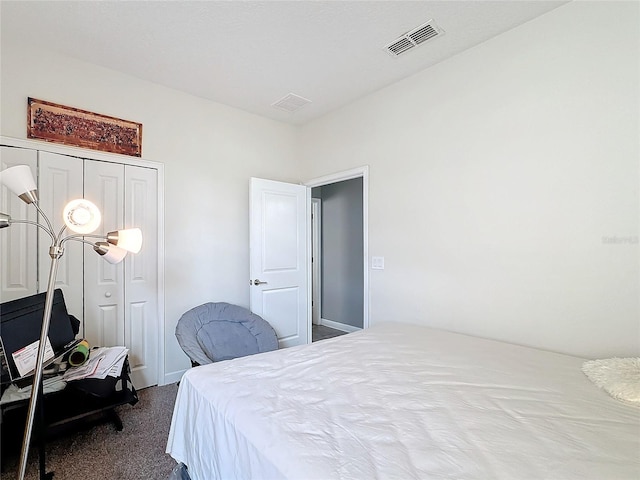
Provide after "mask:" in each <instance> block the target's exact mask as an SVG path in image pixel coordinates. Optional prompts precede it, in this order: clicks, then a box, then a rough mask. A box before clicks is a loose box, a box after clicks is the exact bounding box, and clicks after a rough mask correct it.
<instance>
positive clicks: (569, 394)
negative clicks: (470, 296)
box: [167, 323, 640, 480]
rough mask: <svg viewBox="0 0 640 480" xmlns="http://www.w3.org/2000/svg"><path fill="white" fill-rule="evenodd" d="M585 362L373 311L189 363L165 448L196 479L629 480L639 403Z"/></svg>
mask: <svg viewBox="0 0 640 480" xmlns="http://www.w3.org/2000/svg"><path fill="white" fill-rule="evenodd" d="M583 362H584V359H581V358H577V357H572V356H567V355H561V354H557V353H552V352H547V351H542V350H537V349H532V348H527V347H522V346H516V345H512V344H508V343H502V342H498V341H492V340H486V339H480V338H475V337H471V336H465V335H460V334H455V333H450V332H445V331H442V330H435V329H430V328H427V327H422V326H416V325H409V324H401V323H387V324H382V325H378V326H375V327H372V328H369V329H367V330H363V331H361V332H357V333H352V334H349V335H344V336H342V337H337V338H334V339H329V340H323V341H321V342H316V343H313V344H311V345H305V346H301V347H293V348H288V349H284V350H278V351H273V352H267V353H263V354H259V355H255V356H251V357H244V358H240V359H235V360H229V361H225V362H220V363H213V364H210V365H206V366H202V367H197V368H194V369H191V370H189V371H188V372H187V373H186V374H185V375H184V376H183V378H182V380H181V382H180V387H179V390H178V396H177V400H176V405H175V409H174V413H173V418H172V423H171V429H170V432H169V440H168V444H167V452H168V453H169V454H170V455H171V456H172V457H173V458H174V459H175V460H176V461H177V462H182V463H184V464H185V465H187V467H188V472H189V475H190V476H191V478H192V480H215V479H224V480H228V479H263V480H267V479H269V480H272V479H273V480H276V479H289V480H315V479H318V480H328V479H341V480H342V479H354V480H373V479H403V480H405V479H407V480H408V479H442V478H455V479H474V480H476V479H508V480H516V479H580V480H584V479H598V480H603V479H608V480H614V479H638V478H640V408H637V407H636V406H633V405H628V404H625V403H623V402H620V401H618V400H616V399H614V398H612V397H611V396H609V395H608V394H607V393H606V392H605V391H603V390H602V389H599V388H598V387H596V386H595V385H594V384H593V383H592V382H591V381H589V379H588V378H587V377H586V376H585V375H584V374H583V373H582V371H581V367H582V364H583Z"/></svg>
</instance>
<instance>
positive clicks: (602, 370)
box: [582, 358, 640, 407]
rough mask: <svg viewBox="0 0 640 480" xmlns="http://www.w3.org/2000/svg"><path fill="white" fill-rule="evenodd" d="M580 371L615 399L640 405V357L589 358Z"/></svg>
mask: <svg viewBox="0 0 640 480" xmlns="http://www.w3.org/2000/svg"><path fill="white" fill-rule="evenodd" d="M582 371H583V372H584V374H585V375H586V376H587V377H588V378H589V380H591V381H592V382H593V383H595V384H596V385H597V386H598V387H600V388H602V389H604V391H606V392H607V393H608V394H609V395H611V396H612V397H613V398H615V399H616V400H620V401H622V402H625V403H628V404H631V405H635V406H637V407H640V358H607V359H604V360H589V361H587V362H584V364H583V365H582Z"/></svg>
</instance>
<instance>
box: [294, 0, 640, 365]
mask: <svg viewBox="0 0 640 480" xmlns="http://www.w3.org/2000/svg"><path fill="white" fill-rule="evenodd" d="M638 5H639V4H638V3H637V2H627V3H617V2H574V3H571V4H567V5H566V6H563V7H560V8H558V9H556V10H553V11H552V12H550V13H548V14H546V15H544V16H542V17H539V18H538V19H535V20H533V21H531V22H529V23H527V24H525V25H523V26H521V27H519V28H516V29H514V30H511V31H509V32H507V33H505V34H503V35H500V36H498V37H495V38H493V39H491V40H489V41H487V42H485V43H484V44H481V45H479V46H477V47H475V48H473V49H471V50H468V51H466V52H464V53H462V54H460V55H457V56H456V57H454V58H452V59H449V60H448V61H444V62H442V63H440V64H438V65H436V66H434V67H432V68H431V69H428V70H425V71H423V72H421V73H419V74H417V75H415V76H413V77H411V78H409V79H407V80H405V81H402V82H399V83H397V84H394V85H392V86H390V87H388V88H386V89H384V90H381V91H379V92H377V93H375V94H373V95H370V96H368V97H366V98H363V99H362V100H360V101H358V102H356V103H354V104H352V105H350V106H348V107H346V108H343V109H342V110H340V111H337V112H335V113H333V114H330V115H328V116H325V117H323V118H322V119H320V120H317V121H315V122H314V123H312V124H309V125H307V126H305V127H304V128H303V129H302V132H301V135H300V137H299V138H298V141H299V148H300V151H301V156H302V157H303V160H304V169H303V177H304V178H315V177H319V176H322V175H325V174H329V173H333V172H336V171H341V170H346V169H349V168H353V167H356V166H360V165H365V164H368V165H369V166H370V184H369V199H370V200H369V202H370V203H369V212H370V214H369V251H370V253H371V255H381V256H384V257H385V270H384V271H378V270H375V271H372V272H371V273H370V281H371V323H372V324H375V323H377V322H381V321H393V320H409V321H411V322H416V323H425V324H428V325H432V326H436V327H442V328H445V329H450V330H454V331H461V332H465V333H472V334H477V335H481V336H487V337H493V338H498V339H505V340H508V341H511V342H515V343H520V344H526V345H533V346H538V347H542V348H546V349H550V350H555V351H560V352H566V353H571V354H576V355H582V356H586V357H598V356H607V355H619V356H625V355H639V354H640V318H639V315H640V314H639V291H640V286H639V280H638V276H639V255H638V222H639V216H640V214H639V208H638V200H639V195H638V191H639V169H638V159H639V149H638V145H639V131H640V129H639V120H638V117H639V113H638V112H639V108H638V107H639V105H640V98H639V85H640V79H639V76H638V72H639V63H638V62H639V58H640V51H639V45H640V42H639V40H640V37H639V30H638V25H639V20H640V18H639V14H638V10H639V8H638ZM434 46H435V44H434ZM421 48H430V47H429V46H427V45H425V46H424V47H421ZM419 54H420V50H416V51H415V52H412V53H409V54H408V55H419ZM398 61H399V62H401V61H402V57H400V58H399V59H398ZM612 237H613V238H614V240H613V242H612V241H611V240H610V239H611V238H612ZM616 239H617V240H616Z"/></svg>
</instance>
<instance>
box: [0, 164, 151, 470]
mask: <svg viewBox="0 0 640 480" xmlns="http://www.w3.org/2000/svg"><path fill="white" fill-rule="evenodd" d="M0 184H3V185H5V186H6V187H7V188H8V189H9V190H11V191H12V192H13V193H15V194H16V195H17V196H18V197H19V198H20V199H21V200H22V201H24V202H25V203H27V204H31V205H33V206H34V207H35V208H36V210H37V211H38V214H39V215H40V216H41V217H42V219H41V220H40V221H36V222H33V221H30V220H13V219H12V218H11V217H10V216H9V215H8V214H6V213H0V228H5V227H9V226H11V225H12V224H14V223H27V224H31V225H35V226H36V227H38V228H40V229H42V230H44V231H45V232H46V233H47V234H48V235H49V237H51V246H50V247H49V256H50V257H51V267H50V270H49V280H48V283H47V293H46V296H45V305H44V314H43V316H42V328H41V332H40V343H39V345H38V354H37V356H36V362H35V372H34V377H33V385H32V386H31V398H30V400H29V410H28V414H27V421H26V424H25V429H24V438H23V441H22V451H21V453H20V466H19V467H20V468H19V470H18V479H19V480H24V475H25V472H26V468H27V456H28V454H29V444H30V442H31V432H32V430H33V421H34V417H35V413H36V404H37V403H38V399H39V398H41V395H42V393H43V392H42V371H43V370H44V362H43V360H44V352H45V344H46V341H47V337H48V335H49V322H50V320H51V307H52V304H53V291H54V289H55V283H56V275H57V272H58V260H59V259H60V257H62V255H63V253H64V244H65V242H67V241H68V240H74V241H78V242H82V243H86V244H89V245H92V246H93V249H94V250H95V252H96V253H98V254H99V255H101V256H102V258H103V259H104V260H106V261H107V262H109V263H119V262H121V261H122V260H123V259H124V257H125V255H126V254H127V252H128V251H129V252H133V253H138V252H139V251H140V248H141V247H142V232H141V231H140V229H139V228H131V229H126V230H118V231H114V232H109V233H108V234H107V235H91V234H92V233H93V232H94V231H95V230H96V229H97V228H98V227H99V226H100V223H101V221H102V217H101V215H100V210H99V209H98V207H96V206H95V205H94V204H93V203H91V202H90V201H88V200H85V199H82V198H81V199H77V200H72V201H71V202H69V203H68V204H67V205H66V206H65V208H64V211H63V220H64V225H63V226H62V228H61V229H60V231H59V232H58V233H57V234H56V233H55V231H54V229H53V226H52V224H51V222H50V221H49V218H48V217H47V216H46V215H45V213H44V212H43V211H42V210H41V208H40V206H39V205H38V195H37V187H36V182H35V180H34V179H33V175H32V173H31V169H30V168H29V166H27V165H17V166H15V167H10V168H7V169H6V170H3V171H2V172H0ZM42 221H44V223H42ZM67 228H68V229H69V230H71V231H72V232H74V233H73V234H71V235H66V236H63V235H64V233H65V230H66V229H67ZM86 238H92V239H96V241H95V242H93V241H89V240H86ZM10 353H11V352H5V355H6V354H10ZM43 433H44V432H43Z"/></svg>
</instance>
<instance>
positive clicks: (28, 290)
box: [0, 146, 38, 302]
mask: <svg viewBox="0 0 640 480" xmlns="http://www.w3.org/2000/svg"><path fill="white" fill-rule="evenodd" d="M16 165H28V166H29V167H31V171H32V172H34V174H35V172H36V171H37V169H38V153H37V152H36V151H35V150H26V149H21V148H11V147H5V146H2V147H0V170H5V169H7V168H10V167H15V166H16ZM0 212H2V213H6V214H9V215H10V216H11V218H13V219H19V220H29V221H32V222H35V221H36V219H37V217H36V210H35V208H33V207H32V206H30V205H27V204H26V203H24V202H23V201H22V200H20V199H19V198H18V197H17V196H16V195H14V194H13V193H12V192H11V191H10V190H9V189H8V188H7V187H5V186H4V185H0ZM37 238H38V232H37V231H36V228H35V227H34V226H32V225H25V224H18V223H16V224H13V225H11V228H3V229H1V230H0V302H8V301H10V300H16V299H18V298H22V297H26V296H29V295H33V294H35V293H37V291H38V256H37V255H36V249H37Z"/></svg>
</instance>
